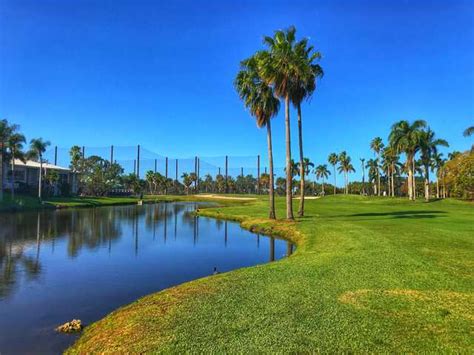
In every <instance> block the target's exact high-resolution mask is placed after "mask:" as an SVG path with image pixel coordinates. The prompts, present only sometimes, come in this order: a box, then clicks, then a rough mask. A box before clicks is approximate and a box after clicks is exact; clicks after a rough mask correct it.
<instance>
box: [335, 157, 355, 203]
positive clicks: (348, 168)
mask: <svg viewBox="0 0 474 355" xmlns="http://www.w3.org/2000/svg"><path fill="white" fill-rule="evenodd" d="M338 170H339V172H342V173H344V186H345V189H344V193H345V194H346V195H347V194H348V193H349V189H348V186H349V174H350V173H351V172H355V169H354V166H353V165H352V163H351V157H350V156H348V155H347V153H346V152H345V151H343V152H342V153H341V154H339V168H338Z"/></svg>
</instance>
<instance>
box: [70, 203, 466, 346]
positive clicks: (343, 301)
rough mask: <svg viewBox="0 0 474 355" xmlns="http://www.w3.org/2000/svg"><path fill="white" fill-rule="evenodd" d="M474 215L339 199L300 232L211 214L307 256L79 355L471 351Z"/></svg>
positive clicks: (218, 286) (119, 315) (100, 329)
mask: <svg viewBox="0 0 474 355" xmlns="http://www.w3.org/2000/svg"><path fill="white" fill-rule="evenodd" d="M277 206H278V215H279V216H283V215H284V210H283V209H284V201H283V199H278V200H277ZM473 207H474V206H473V205H472V204H469V203H464V202H458V201H436V202H432V203H423V202H417V203H410V202H408V201H405V200H398V199H397V200H393V199H383V198H380V199H377V198H362V197H344V196H337V197H326V198H323V199H319V200H312V201H308V202H307V216H306V217H304V218H301V219H299V220H298V221H297V222H296V223H288V222H283V221H280V222H276V223H274V222H270V221H268V220H266V219H265V216H266V213H267V208H266V203H265V201H263V200H258V201H256V202H253V203H251V204H249V203H247V204H246V205H245V206H235V205H234V206H230V207H223V208H212V209H205V210H202V211H201V212H200V213H201V214H203V215H208V216H213V217H219V218H229V219H234V220H238V221H241V222H242V224H243V225H244V226H245V227H247V228H250V229H263V230H265V231H267V232H270V233H274V234H279V235H284V236H286V237H288V238H290V239H293V240H294V241H296V242H297V243H298V249H297V251H296V253H294V254H293V255H292V256H291V257H290V258H288V259H284V260H281V261H278V262H274V263H271V264H266V265H261V266H256V267H251V268H246V269H240V270H236V271H234V272H230V273H226V274H220V275H216V276H212V277H208V278H204V279H200V280H196V281H193V282H190V283H186V284H183V285H181V286H178V287H174V288H171V289H168V290H165V291H163V292H159V293H156V294H152V295H150V296H147V297H144V298H142V299H140V300H138V301H137V302H134V303H132V304H130V305H128V306H125V307H123V308H121V309H119V310H117V311H115V312H113V313H112V314H110V315H109V316H107V317H106V318H104V319H103V320H101V321H99V322H97V323H95V324H93V325H91V326H89V327H87V328H86V330H85V332H84V334H83V335H82V337H81V338H80V339H79V341H78V342H77V343H76V344H75V345H74V346H73V347H72V348H71V349H69V352H70V353H76V352H81V353H84V352H104V351H106V352H144V351H172V352H183V351H190V350H193V351H197V352H210V351H212V352H226V351H228V352H256V351H262V352H282V351H283V352H289V351H318V350H319V351H324V352H336V351H337V352H340V351H356V352H362V351H369V350H370V351H376V352H379V351H384V352H387V351H393V352H405V351H418V352H421V351H456V352H458V351H459V352H470V353H472V352H473V351H474V344H473V338H472V329H473V325H474V323H473V322H474V313H473V311H472V304H473V302H474V293H473V291H474V286H473V274H472V270H473V266H474V264H473V260H474V247H473V246H474V245H473V244H474V241H473V235H474V212H473V211H474V210H473ZM131 287H132V286H131Z"/></svg>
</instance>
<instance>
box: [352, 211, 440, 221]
mask: <svg viewBox="0 0 474 355" xmlns="http://www.w3.org/2000/svg"><path fill="white" fill-rule="evenodd" d="M446 213H447V212H445V211H425V210H423V211H396V212H368V213H355V214H350V215H346V216H344V217H391V218H411V219H425V218H438V217H444V216H443V214H446Z"/></svg>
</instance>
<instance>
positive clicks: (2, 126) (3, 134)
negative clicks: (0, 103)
mask: <svg viewBox="0 0 474 355" xmlns="http://www.w3.org/2000/svg"><path fill="white" fill-rule="evenodd" d="M17 129H18V126H17V125H10V124H9V123H8V121H7V120H6V119H2V120H0V201H3V170H4V169H3V163H4V161H5V147H6V145H7V142H8V138H9V137H10V135H11V134H12V133H13V132H15V131H16V130H17Z"/></svg>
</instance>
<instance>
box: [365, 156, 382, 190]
mask: <svg viewBox="0 0 474 355" xmlns="http://www.w3.org/2000/svg"><path fill="white" fill-rule="evenodd" d="M365 167H366V168H367V169H369V181H371V182H372V188H373V193H374V195H378V194H377V169H378V167H379V164H378V163H377V159H369V160H368V161H367V165H366V166H365Z"/></svg>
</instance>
